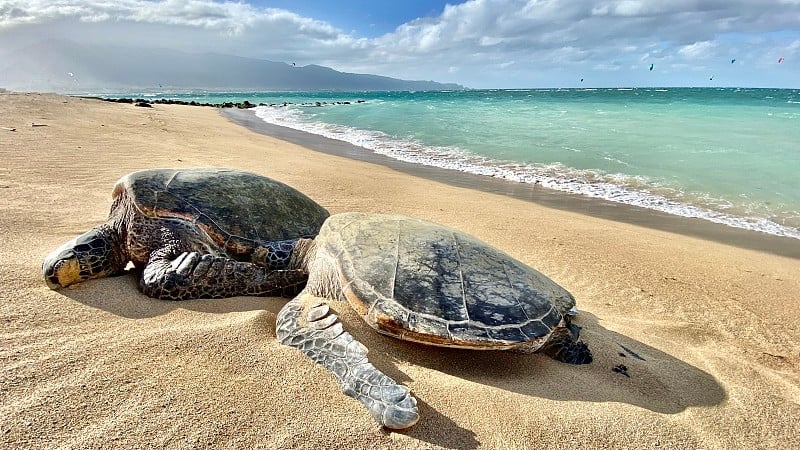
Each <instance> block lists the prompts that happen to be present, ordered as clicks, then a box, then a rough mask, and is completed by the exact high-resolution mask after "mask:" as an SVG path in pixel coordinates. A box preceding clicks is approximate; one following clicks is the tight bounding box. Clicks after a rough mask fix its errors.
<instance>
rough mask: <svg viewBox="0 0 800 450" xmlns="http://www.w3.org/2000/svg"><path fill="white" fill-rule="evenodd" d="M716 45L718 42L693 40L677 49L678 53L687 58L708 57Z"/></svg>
mask: <svg viewBox="0 0 800 450" xmlns="http://www.w3.org/2000/svg"><path fill="white" fill-rule="evenodd" d="M718 46H719V44H717V43H716V42H712V41H703V42H695V43H694V44H691V45H684V46H683V47H681V48H680V49H678V54H679V55H681V56H685V57H687V58H689V59H700V58H709V57H711V56H712V55H713V52H714V50H715V49H716V48H717V47H718Z"/></svg>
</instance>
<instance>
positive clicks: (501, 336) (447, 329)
mask: <svg viewBox="0 0 800 450" xmlns="http://www.w3.org/2000/svg"><path fill="white" fill-rule="evenodd" d="M286 268H301V269H303V268H304V269H306V270H308V272H309V279H308V283H307V285H306V287H305V288H304V289H303V291H302V292H300V294H299V295H298V296H297V297H295V298H294V299H293V300H291V301H290V302H288V303H287V304H286V306H285V307H284V308H283V309H282V310H281V311H280V313H279V315H278V323H277V335H278V339H279V340H280V341H281V342H282V343H284V344H286V345H290V346H293V347H296V348H299V349H300V350H302V351H303V352H304V353H306V355H308V356H309V357H310V358H311V359H312V360H314V361H315V362H317V363H319V364H321V365H323V366H324V367H326V368H328V369H329V370H330V371H331V372H332V373H333V374H334V376H335V377H336V378H337V379H338V381H339V383H340V385H341V387H342V390H343V391H344V392H345V393H346V394H347V395H350V396H352V397H354V398H356V399H357V400H359V401H360V402H362V403H363V404H364V405H365V406H366V407H367V408H368V409H369V412H370V413H371V414H372V416H373V417H374V418H375V420H376V421H377V422H378V423H380V424H381V425H383V426H385V427H387V428H396V429H402V428H406V427H409V426H411V425H413V424H414V423H416V421H417V420H418V418H419V412H418V410H417V406H416V400H415V399H414V397H412V396H411V394H410V392H409V390H408V388H406V387H405V386H402V385H399V384H397V383H396V382H395V381H394V380H392V379H391V378H390V377H388V376H386V375H385V374H383V373H382V372H381V371H379V370H378V369H376V368H375V367H374V366H373V365H372V364H370V363H369V361H368V360H367V349H366V348H365V347H364V346H363V345H362V344H360V343H359V342H358V341H356V340H354V338H353V337H352V336H351V335H350V334H349V333H347V332H346V331H344V330H343V329H342V325H341V323H340V322H339V320H338V318H337V316H336V314H334V313H332V312H331V310H330V307H329V306H328V305H327V304H326V302H325V300H326V299H331V300H337V301H346V302H347V303H349V305H350V306H351V307H352V308H353V309H354V310H355V311H357V312H358V313H359V314H360V315H361V316H362V317H363V319H364V320H365V321H366V322H367V323H368V324H369V325H370V326H371V327H372V328H374V329H376V330H377V331H379V332H380V333H383V334H387V335H389V336H393V337H396V338H400V339H404V340H409V341H414V342H419V343H423V344H430V345H437V346H444V347H460V348H468V349H479V350H480V349H483V350H517V351H522V352H530V353H532V352H543V353H545V354H547V355H549V356H552V357H553V358H555V359H557V360H559V361H562V362H566V363H571V364H587V363H589V362H591V360H592V355H591V352H590V351H589V349H588V347H587V346H586V345H585V344H584V343H583V342H580V341H578V340H577V331H578V328H577V327H576V326H574V325H571V324H570V312H571V311H573V308H574V306H575V299H574V297H573V296H572V295H571V294H570V293H569V292H567V291H566V290H565V289H564V288H562V287H561V286H559V285H557V284H556V283H555V282H553V281H552V280H550V279H549V278H547V277H546V276H545V275H543V274H541V273H539V272H538V271H536V270H534V269H532V268H530V267H528V266H526V265H524V264H523V263H521V262H519V261H517V260H515V259H514V258H512V257H511V256H509V255H507V254H505V253H503V252H501V251H500V250H497V249H495V248H493V247H491V246H489V245H488V244H486V243H484V242H481V241H479V240H478V239H476V238H474V237H471V236H469V235H467V234H464V233H462V232H459V231H456V230H453V229H450V228H447V227H444V226H442V225H438V224H435V223H431V222H427V221H424V220H420V219H414V218H409V217H403V216H393V215H380V214H361V213H347V214H337V215H334V216H331V217H330V218H328V219H327V220H326V221H325V223H324V224H323V226H322V228H321V229H320V232H319V234H318V235H317V237H316V238H315V239H313V240H311V239H300V240H298V241H297V242H296V244H295V247H294V251H293V253H292V255H290V256H289V257H288V258H287V259H286Z"/></svg>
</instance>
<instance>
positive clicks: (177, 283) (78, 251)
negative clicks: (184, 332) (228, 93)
mask: <svg viewBox="0 0 800 450" xmlns="http://www.w3.org/2000/svg"><path fill="white" fill-rule="evenodd" d="M112 198H113V204H112V206H111V212H110V213H109V215H108V220H107V221H106V222H105V223H104V224H102V225H100V226H98V227H95V228H93V229H92V230H90V231H87V232H86V233H84V234H82V235H81V236H78V237H77V238H75V239H72V240H71V241H69V242H67V243H65V244H64V245H62V246H61V247H60V248H58V249H57V250H55V251H54V252H52V253H51V254H50V255H48V256H47V257H46V258H45V259H44V263H43V264H42V272H43V275H44V279H45V281H46V283H47V285H48V286H49V287H50V288H52V289H58V288H60V287H65V286H69V285H71V284H75V283H80V282H82V281H85V280H87V279H90V278H100V277H105V276H109V275H114V274H118V273H122V272H123V271H124V269H125V267H126V266H127V264H128V262H132V263H133V265H134V266H135V267H136V268H137V269H140V270H141V272H142V276H141V278H140V283H139V285H140V287H141V289H142V291H143V292H144V293H145V294H147V295H150V296H152V297H157V298H162V299H172V300H180V299H190V298H220V297H232V296H236V295H274V294H285V293H288V292H291V291H292V290H293V291H294V292H293V293H296V292H297V291H298V290H299V289H301V288H302V285H303V284H304V283H305V281H306V278H307V274H306V273H305V272H304V271H302V270H278V269H282V267H278V266H276V258H277V261H280V263H281V264H283V262H282V261H283V259H285V257H286V256H287V255H288V254H289V252H290V251H291V248H292V245H293V242H294V241H295V240H296V239H298V238H304V237H305V238H307V237H312V236H314V235H316V233H317V231H318V230H319V227H320V226H321V225H322V223H323V222H324V221H325V219H326V218H327V217H328V212H327V211H326V210H325V209H324V208H323V207H321V206H319V205H318V204H316V203H315V202H314V201H313V200H311V199H310V198H308V197H307V196H305V195H304V194H302V193H301V192H299V191H297V190H296V189H294V188H292V187H290V186H287V185H285V184H283V183H280V182H278V181H275V180H272V179H269V178H266V177H263V176H260V175H256V174H253V173H248V172H243V171H239V170H231V169H218V168H208V169H205V168H202V169H150V170H142V171H138V172H133V173H130V174H128V175H126V176H124V177H122V178H121V179H120V180H119V181H118V182H117V184H116V185H115V186H114V190H113V193H112Z"/></svg>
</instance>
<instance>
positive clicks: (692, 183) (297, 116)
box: [103, 88, 800, 239]
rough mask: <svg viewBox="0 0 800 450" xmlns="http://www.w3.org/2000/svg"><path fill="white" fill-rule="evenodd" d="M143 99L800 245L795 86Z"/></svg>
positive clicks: (798, 92) (799, 113)
mask: <svg viewBox="0 0 800 450" xmlns="http://www.w3.org/2000/svg"><path fill="white" fill-rule="evenodd" d="M137 95H139V96H143V97H145V98H150V99H156V98H167V99H176V100H184V101H191V100H195V101H198V102H208V103H221V102H226V101H232V102H241V101H244V100H248V101H250V102H251V103H255V104H259V103H265V105H262V106H258V107H256V108H255V114H256V115H257V116H258V117H260V118H261V119H262V120H264V121H266V122H268V123H272V124H275V125H281V126H284V127H289V128H294V129H297V130H301V131H304V132H308V133H312V134H318V135H322V136H326V137H329V138H333V139H338V140H342V141H346V142H349V143H352V144H355V145H357V146H359V147H362V148H364V151H365V152H375V153H378V154H382V155H386V156H389V157H391V158H396V159H399V160H403V161H407V162H413V163H418V164H425V165H430V166H437V167H441V168H447V169H452V170H457V171H463V172H470V173H474V174H479V175H484V176H487V177H499V178H504V179H508V180H511V181H514V182H519V183H536V184H538V185H540V186H543V187H546V188H550V189H554V190H558V191H564V192H569V193H573V194H578V195H584V196H589V197H596V198H602V199H606V200H609V201H613V202H619V203H625V204H628V205H635V206H640V207H643V208H650V209H654V210H659V211H663V212H666V213H669V214H675V215H679V216H686V217H695V218H700V219H705V220H708V221H712V222H717V223H721V224H725V225H728V226H732V227H738V228H744V229H749V230H754V231H759V232H764V233H769V234H773V235H778V236H787V237H792V238H796V239H800V89H736V88H636V89H606V88H599V89H513V90H468V91H442V92H313V93H308V92H290V93H286V92H237V93H220V92H213V93H211V92H208V93H206V92H190V93H180V94H175V93H160V92H159V93H149V94H137ZM103 96H104V97H109V95H106V94H104V95H103ZM124 96H127V97H130V96H131V94H130V93H128V94H124V95H122V94H120V95H116V97H124ZM110 97H115V96H110Z"/></svg>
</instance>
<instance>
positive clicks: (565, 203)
mask: <svg viewBox="0 0 800 450" xmlns="http://www.w3.org/2000/svg"><path fill="white" fill-rule="evenodd" d="M219 114H220V115H221V116H222V117H224V118H226V119H227V120H229V121H231V122H233V123H235V124H237V125H240V126H243V127H245V128H247V129H249V130H251V131H254V132H256V133H260V134H264V135H267V136H271V137H274V138H277V139H280V140H283V141H286V142H291V143H293V144H297V145H300V146H302V147H305V148H308V149H310V150H314V151H317V152H322V153H326V154H330V155H335V156H342V157H346V158H349V159H354V160H357V161H364V162H369V163H373V164H379V165H382V166H385V167H389V168H391V169H395V170H398V171H400V172H403V173H406V174H408V175H412V176H415V177H422V178H426V179H429V180H433V181H437V182H441V183H446V184H449V185H451V186H456V187H461V188H467V189H472V190H479V191H482V192H487V193H492V194H499V195H504V196H508V197H512V198H515V199H518V200H524V201H529V202H533V203H536V204H539V205H542V206H547V207H550V208H554V209H559V210H563V211H569V212H576V213H580V214H586V215H589V216H592V217H597V218H602V219H607V220H612V221H617V222H623V223H627V224H631V225H637V226H642V227H646V228H651V229H656V230H659V231H667V232H671V233H678V234H682V235H685V236H691V237H696V238H700V239H705V240H710V241H714V242H718V243H722V244H727V245H732V246H736V247H740V248H746V249H749V250H757V251H763V252H767V253H771V254H774V255H779V256H786V257H789V258H794V259H800V239H794V238H791V237H785V236H776V235H772V234H768V233H763V232H758V231H753V230H746V229H743V228H736V227H732V226H728V225H724V224H718V223H714V222H711V221H708V220H705V219H698V218H690V217H683V216H677V215H673V214H668V213H665V212H661V211H657V210H653V209H648V208H643V207H639V206H633V205H626V204H622V203H616V202H612V201H609V200H604V199H598V198H591V197H585V196H581V195H577V194H570V193H567V192H559V191H555V190H553V189H548V188H545V187H542V186H538V185H535V184H526V183H518V182H515V181H510V180H504V179H499V178H492V177H488V176H484V175H476V174H471V173H466V172H460V171H457V170H450V169H443V168H439V167H433V166H426V165H423V164H415V163H409V162H405V161H400V160H397V159H393V158H390V157H388V156H385V155H380V154H377V153H374V152H372V151H370V150H368V149H365V148H362V147H358V146H356V145H353V144H350V143H348V142H344V141H339V140H336V139H331V138H327V137H324V136H320V135H316V134H312V133H307V132H305V131H300V130H295V129H293V128H288V127H282V126H280V125H274V124H271V123H267V122H265V121H263V120H261V119H260V118H258V117H257V116H256V115H255V113H254V112H253V111H252V110H248V109H230V108H227V109H220V110H219Z"/></svg>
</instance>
